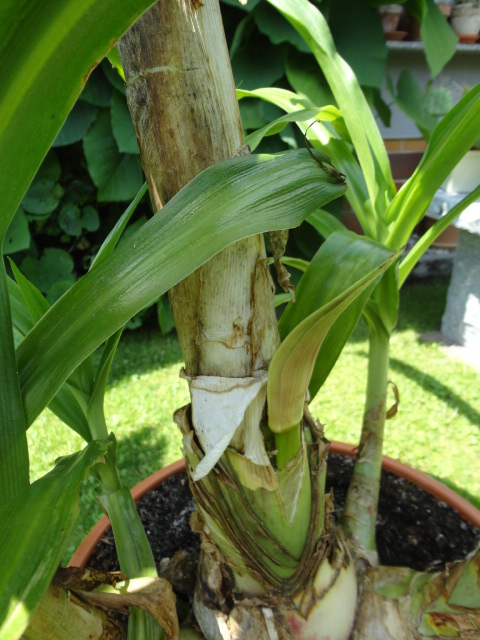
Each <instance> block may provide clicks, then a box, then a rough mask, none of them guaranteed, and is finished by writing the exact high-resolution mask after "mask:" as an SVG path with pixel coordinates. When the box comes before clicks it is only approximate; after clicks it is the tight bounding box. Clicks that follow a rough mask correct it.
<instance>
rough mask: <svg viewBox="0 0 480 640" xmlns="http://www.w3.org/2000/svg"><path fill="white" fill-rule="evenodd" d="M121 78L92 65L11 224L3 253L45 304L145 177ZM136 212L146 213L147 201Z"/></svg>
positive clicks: (76, 273)
mask: <svg viewBox="0 0 480 640" xmlns="http://www.w3.org/2000/svg"><path fill="white" fill-rule="evenodd" d="M115 76H117V77H115ZM118 82H120V84H118ZM122 83H123V80H122V79H121V78H119V76H118V74H117V71H112V69H111V65H110V63H109V62H108V61H104V62H103V63H102V64H101V65H100V66H99V67H98V68H97V69H95V71H94V72H93V73H92V75H91V76H90V78H89V80H88V82H87V84H86V86H85V88H84V90H83V91H82V93H81V95H80V97H79V99H78V100H77V102H76V103H75V105H74V107H73V109H72V110H71V112H70V113H69V115H68V117H67V119H66V121H65V123H64V125H63V127H62V128H61V130H60V132H59V133H58V135H57V137H56V138H55V140H54V142H53V144H52V148H51V149H50V151H49V153H48V154H47V156H46V158H45V160H44V161H43V163H42V165H41V166H40V168H39V170H38V172H37V174H36V176H35V178H34V180H33V181H32V183H31V185H30V187H29V189H28V190H27V192H26V194H25V196H24V198H23V200H22V204H21V209H20V208H19V209H18V210H17V212H16V214H15V217H14V219H13V221H12V223H11V225H10V227H9V231H8V234H7V238H6V240H5V244H4V251H5V253H8V254H10V255H12V257H13V260H14V261H15V263H16V264H17V265H19V266H20V268H21V269H22V270H23V271H24V273H25V274H26V275H27V277H28V278H29V279H31V280H32V282H34V283H35V284H36V286H37V287H38V288H39V289H40V290H41V291H42V292H43V293H44V295H46V296H47V298H48V300H49V301H50V302H54V301H55V300H56V299H58V298H59V297H60V295H62V294H63V293H64V292H65V291H66V290H67V289H68V288H69V287H70V286H71V285H72V284H73V283H74V282H75V281H76V280H77V279H78V278H79V277H80V276H81V275H83V274H84V273H85V272H86V271H87V270H88V268H89V266H90V263H91V261H92V259H93V256H94V255H95V253H96V251H97V249H98V247H99V245H100V243H101V242H102V240H103V239H104V238H105V236H106V235H107V233H108V231H109V229H110V228H111V227H112V225H113V224H114V223H115V222H116V220H117V219H118V216H119V213H120V211H121V209H119V207H118V205H117V203H124V202H129V201H130V200H131V199H132V198H133V197H134V196H135V194H136V193H137V192H138V190H139V189H140V186H141V184H142V182H143V177H142V171H141V168H140V163H139V160H138V153H139V152H138V146H137V141H136V137H135V132H134V130H133V126H132V122H131V119H130V115H129V112H128V107H127V104H126V98H125V92H124V91H122V90H121V89H122V88H123V87H122ZM141 209H143V216H145V213H147V214H150V212H149V208H148V204H147V203H144V204H143V205H142V207H141ZM140 215H142V213H140V214H138V215H137V219H139V216H140ZM54 256H55V258H54ZM55 260H58V262H57V264H55ZM166 304H168V303H167V302H166V301H163V306H165V305H166ZM140 324H141V321H140ZM163 326H164V327H166V326H168V325H165V323H164V325H163ZM170 329H171V327H170Z"/></svg>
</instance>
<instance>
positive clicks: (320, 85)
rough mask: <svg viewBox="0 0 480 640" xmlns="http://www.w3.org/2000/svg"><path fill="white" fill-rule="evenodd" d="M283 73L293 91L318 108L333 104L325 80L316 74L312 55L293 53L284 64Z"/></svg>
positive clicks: (316, 67)
mask: <svg viewBox="0 0 480 640" xmlns="http://www.w3.org/2000/svg"><path fill="white" fill-rule="evenodd" d="M285 73H286V76H287V80H288V82H289V83H290V86H291V87H292V88H293V89H294V91H295V92H296V93H297V94H299V95H302V96H305V97H307V98H308V99H309V101H310V103H311V104H312V105H313V104H316V105H318V106H319V107H321V106H323V105H326V104H333V103H334V102H335V100H334V98H333V95H332V92H331V91H330V89H329V87H328V85H327V83H326V82H325V78H324V77H323V75H322V74H321V73H319V72H318V63H317V61H316V60H315V58H314V57H313V56H312V55H305V54H300V53H295V54H294V55H290V56H289V57H288V60H287V62H286V64H285Z"/></svg>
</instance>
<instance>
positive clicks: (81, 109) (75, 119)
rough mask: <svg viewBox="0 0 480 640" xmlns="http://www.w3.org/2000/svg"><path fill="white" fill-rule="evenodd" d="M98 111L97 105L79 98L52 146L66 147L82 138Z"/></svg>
mask: <svg viewBox="0 0 480 640" xmlns="http://www.w3.org/2000/svg"><path fill="white" fill-rule="evenodd" d="M97 113H98V109H97V108H96V107H95V106H93V105H91V104H89V103H88V102H84V101H83V100H77V102H76V104H75V106H74V107H73V109H72V110H71V111H70V113H69V114H68V118H67V119H66V121H65V124H64V125H63V127H62V128H61V129H60V131H59V133H58V135H57V137H56V138H55V140H54V142H53V145H52V146H53V147H64V146H66V145H68V144H73V143H74V142H78V141H79V140H82V139H83V138H84V136H85V134H86V133H87V131H88V129H89V128H90V125H91V124H92V122H93V121H94V120H95V117H96V115H97Z"/></svg>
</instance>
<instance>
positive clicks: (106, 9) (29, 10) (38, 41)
mask: <svg viewBox="0 0 480 640" xmlns="http://www.w3.org/2000/svg"><path fill="white" fill-rule="evenodd" d="M150 4H152V2H151V0H125V1H124V2H122V3H121V5H119V4H118V2H117V1H116V0H86V1H85V2H78V1H77V0H18V1H17V0H3V2H2V3H1V9H0V63H1V68H2V86H1V90H0V157H1V158H2V163H4V166H5V167H6V169H7V170H5V171H2V172H0V193H1V194H2V215H1V217H0V238H3V235H4V233H5V231H6V229H7V227H8V226H9V224H10V221H11V219H12V217H13V215H14V213H15V211H16V210H17V208H18V206H19V205H20V202H21V200H22V198H23V196H24V195H25V192H26V190H27V188H28V185H29V184H30V182H31V180H32V178H33V176H34V175H35V173H36V171H37V169H38V167H39V165H40V163H41V162H42V159H43V158H44V156H45V154H46V153H47V150H48V149H49V147H50V145H51V144H52V142H53V140H54V139H55V137H56V135H57V134H58V132H59V130H60V129H61V127H62V125H63V123H64V122H65V120H66V118H67V116H68V114H69V112H70V111H71V109H72V107H73V105H74V103H75V101H76V99H77V98H78V96H79V94H80V92H81V90H82V89H83V87H84V85H85V82H86V80H87V78H88V75H89V73H90V72H91V70H92V69H93V68H94V66H95V65H96V64H98V62H99V61H100V60H101V59H102V58H103V57H104V56H105V55H106V53H107V52H108V50H109V49H110V48H111V46H112V43H113V42H115V40H116V39H118V38H119V37H120V36H121V35H122V34H123V33H124V32H125V31H126V29H127V28H128V27H129V26H130V25H131V24H132V23H133V22H134V20H135V19H136V18H138V16H139V15H141V13H142V12H143V11H145V9H147V7H148V6H150ZM72 52H75V55H72ZM67 60H68V64H66V61H67Z"/></svg>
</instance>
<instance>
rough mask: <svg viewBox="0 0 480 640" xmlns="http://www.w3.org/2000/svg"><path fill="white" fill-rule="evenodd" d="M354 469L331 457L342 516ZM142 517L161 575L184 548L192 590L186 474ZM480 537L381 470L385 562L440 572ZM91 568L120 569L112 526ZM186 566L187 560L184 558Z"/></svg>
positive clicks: (349, 461) (194, 547) (155, 497)
mask: <svg viewBox="0 0 480 640" xmlns="http://www.w3.org/2000/svg"><path fill="white" fill-rule="evenodd" d="M352 469H353V458H350V457H345V456H339V455H330V456H329V459H328V472H327V490H329V489H330V487H331V486H333V487H334V500H335V514H336V516H337V517H338V516H339V515H341V511H342V509H343V504H344V502H345V497H346V493H347V488H348V483H349V481H350V477H351V473H352ZM137 508H138V512H139V515H140V518H141V520H142V522H143V524H144V527H145V530H146V532H147V536H148V539H149V541H150V544H151V546H152V549H153V554H154V557H155V560H156V563H157V565H158V566H159V570H160V573H163V575H164V577H167V578H169V579H171V578H172V576H171V575H165V574H164V572H162V566H161V560H162V558H171V557H172V556H173V555H174V554H175V553H176V552H177V551H183V552H184V554H183V559H185V556H186V557H187V558H188V560H189V562H187V563H186V564H187V565H188V566H189V569H188V570H187V571H186V572H185V571H184V573H185V575H183V576H181V579H180V581H179V584H177V585H175V584H174V588H175V589H176V590H177V591H179V592H180V593H186V594H188V593H190V592H191V589H192V588H193V581H194V575H195V561H196V556H197V554H198V549H199V537H198V535H197V534H194V533H192V531H191V530H190V527H189V518H190V515H191V513H192V512H193V510H194V508H195V503H194V501H193V498H192V495H191V493H190V489H189V486H188V480H187V477H186V474H184V473H182V474H179V475H176V476H172V477H170V478H168V479H167V480H166V481H165V483H164V484H162V485H161V486H160V487H159V488H158V489H156V490H154V491H152V492H151V493H149V494H148V495H146V496H145V497H144V498H142V499H141V500H140V501H139V502H138V503H137ZM479 540H480V530H478V529H476V528H475V527H473V526H472V525H470V524H469V523H467V522H465V521H464V520H462V518H461V517H460V516H459V515H458V514H457V512H456V511H454V510H453V509H452V508H451V507H449V506H448V505H446V504H445V503H443V502H438V501H437V500H436V499H435V498H433V497H432V496H431V495H430V494H429V493H427V492H425V491H423V490H421V489H418V487H416V485H414V484H412V483H410V482H408V481H406V480H403V479H401V478H398V477H396V476H395V475H393V474H391V473H388V472H382V481H381V490H380V502H379V515H378V520H377V545H378V551H379V556H380V561H381V563H382V564H384V565H390V566H407V567H411V568H412V569H417V570H420V571H423V570H437V569H440V568H442V566H443V565H444V564H445V563H447V562H452V561H454V560H459V559H461V558H464V557H465V555H466V554H467V553H469V552H470V551H471V550H472V549H473V548H474V547H475V546H476V545H477V544H478V542H479ZM89 566H92V567H95V568H97V569H101V570H104V571H113V570H118V568H119V567H118V562H117V558H116V553H115V545H114V541H113V535H112V533H111V530H109V531H108V532H107V533H106V534H105V536H104V538H103V539H102V540H101V542H100V543H99V545H98V547H97V549H96V551H95V552H94V554H93V556H92V558H91V561H90V562H89ZM182 566H183V567H184V568H185V562H182ZM172 582H174V580H172Z"/></svg>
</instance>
